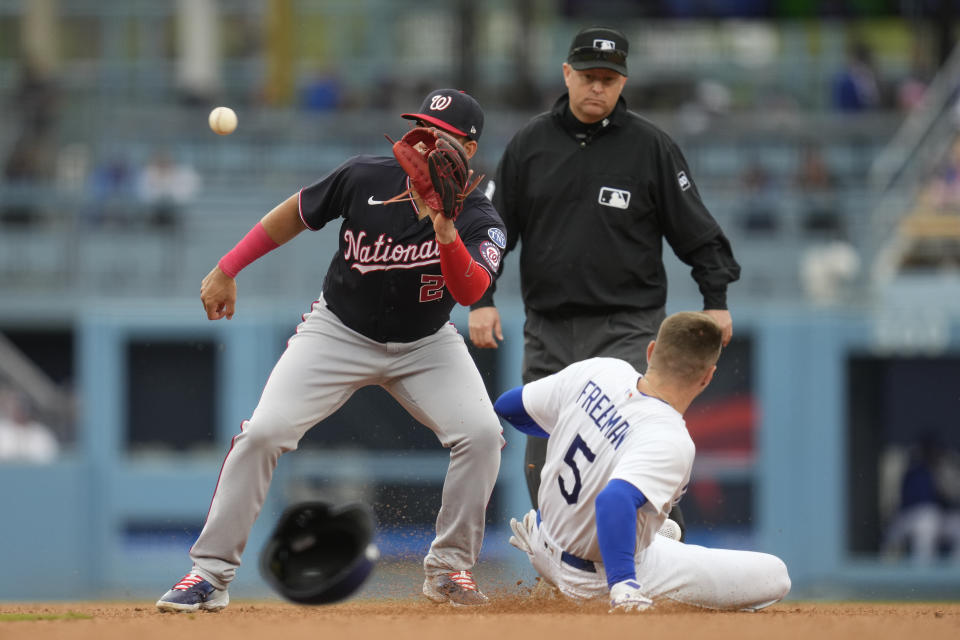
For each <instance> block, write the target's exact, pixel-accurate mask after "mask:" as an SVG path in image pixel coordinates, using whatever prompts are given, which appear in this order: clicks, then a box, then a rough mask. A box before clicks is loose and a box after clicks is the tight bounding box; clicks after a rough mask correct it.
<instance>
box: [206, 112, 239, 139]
mask: <svg viewBox="0 0 960 640" xmlns="http://www.w3.org/2000/svg"><path fill="white" fill-rule="evenodd" d="M209 122H210V128H211V129H213V132H214V133H217V134H220V135H221V136H225V135H228V134H231V133H233V130H234V129H236V128H237V114H236V113H234V112H233V109H231V108H230V107H217V108H216V109H214V110H213V111H211V112H210V118H209Z"/></svg>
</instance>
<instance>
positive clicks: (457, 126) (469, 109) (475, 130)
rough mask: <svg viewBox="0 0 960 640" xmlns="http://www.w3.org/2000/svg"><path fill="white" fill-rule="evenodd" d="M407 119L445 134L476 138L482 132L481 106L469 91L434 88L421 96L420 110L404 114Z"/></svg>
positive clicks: (470, 138)
mask: <svg viewBox="0 0 960 640" xmlns="http://www.w3.org/2000/svg"><path fill="white" fill-rule="evenodd" d="M401 116H402V117H404V118H406V119H407V120H422V121H423V122H424V124H426V125H428V126H433V127H437V128H438V129H442V130H444V131H446V132H447V133H452V134H455V135H458V136H464V137H466V138H467V139H469V140H477V139H479V138H480V133H481V132H482V131H483V109H481V108H480V103H479V102H477V101H476V100H475V99H474V98H473V97H472V96H471V95H470V94H468V93H464V92H463V91H458V90H457V89H437V90H436V91H433V92H431V93H430V95H428V96H427V97H426V98H424V99H423V104H421V105H420V111H418V112H417V113H404V114H401Z"/></svg>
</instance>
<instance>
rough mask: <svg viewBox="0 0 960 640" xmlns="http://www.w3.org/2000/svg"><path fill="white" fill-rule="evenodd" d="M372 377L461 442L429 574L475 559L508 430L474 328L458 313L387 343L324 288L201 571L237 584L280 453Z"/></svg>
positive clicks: (448, 443)
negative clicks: (340, 309)
mask: <svg viewBox="0 0 960 640" xmlns="http://www.w3.org/2000/svg"><path fill="white" fill-rule="evenodd" d="M367 385H380V386H381V387H383V388H384V389H386V390H387V391H388V392H389V393H390V395H392V396H393V397H394V398H396V400H397V401H398V402H399V403H400V404H401V405H402V406H403V407H404V408H405V409H406V410H407V411H408V412H410V414H411V415H412V416H413V417H414V418H416V419H417V420H419V421H420V422H422V423H423V424H425V425H426V426H427V427H429V428H430V429H431V430H432V431H433V432H434V433H435V434H436V436H437V438H438V439H439V441H440V444H441V445H443V446H444V447H446V448H449V449H450V464H449V466H448V468H447V475H446V478H445V479H444V483H443V494H442V498H441V503H440V512H439V513H438V514H437V521H436V538H435V539H434V540H433V543H432V544H431V545H430V551H429V552H428V553H427V555H426V558H425V559H424V570H425V572H426V574H427V575H428V576H432V575H435V574H438V573H443V572H447V571H460V570H463V569H470V568H472V567H473V565H474V564H475V563H476V561H477V556H478V555H479V554H480V547H481V544H482V543H483V533H484V522H485V518H486V508H487V503H488V502H489V500H490V495H491V493H492V492H493V486H494V484H495V483H496V480H497V474H498V473H499V470H500V449H501V448H502V447H503V445H504V444H505V441H504V440H503V436H502V428H501V426H500V420H499V418H497V414H496V413H495V412H494V410H493V405H492V403H491V402H490V397H489V396H488V395H487V390H486V387H485V386H484V383H483V379H482V377H481V376H480V372H479V371H478V370H477V367H476V365H475V364H474V362H473V358H471V356H470V353H469V351H467V347H466V344H465V343H464V341H463V337H462V336H461V335H460V334H459V333H458V332H457V330H456V328H455V327H454V326H453V325H452V324H449V323H447V324H445V325H444V326H443V327H442V328H441V329H440V330H439V331H437V332H436V333H434V334H433V335H430V336H427V337H426V338H422V339H420V340H416V341H414V342H387V343H381V342H376V341H374V340H370V339H369V338H367V337H366V336H363V335H361V334H359V333H357V332H356V331H353V330H352V329H350V328H348V327H347V326H346V325H344V324H343V323H342V322H341V321H340V319H339V318H337V316H336V315H334V313H333V312H332V311H330V309H328V308H327V306H326V304H325V303H324V301H323V300H322V299H321V300H320V301H318V302H316V303H314V305H313V310H312V311H311V313H310V314H308V315H307V316H306V317H305V319H304V321H303V322H302V323H301V324H300V325H299V326H298V327H297V332H296V334H295V335H294V336H293V337H292V338H290V341H289V342H288V344H287V349H286V350H285V351H284V352H283V355H281V356H280V359H279V360H278V361H277V364H276V365H275V366H274V368H273V371H272V372H271V374H270V377H269V379H268V380H267V383H266V385H265V387H264V389H263V394H262V395H261V397H260V402H259V403H258V404H257V408H256V409H255V410H254V412H253V415H252V416H251V417H250V419H249V420H247V421H245V422H244V423H243V425H242V428H241V432H240V434H239V435H237V436H236V437H234V439H233V443H232V446H231V448H230V451H229V452H228V453H227V457H226V459H225V460H224V462H223V468H222V469H221V471H220V479H219V481H218V482H217V487H216V490H215V491H214V494H213V501H212V502H211V504H210V512H209V513H208V515H207V521H206V523H205V524H204V526H203V531H201V532H200V536H199V538H197V541H196V543H195V544H194V545H193V548H192V549H191V550H190V557H191V559H192V560H193V572H194V573H198V574H199V575H201V576H203V577H204V578H205V579H206V580H208V581H209V582H210V583H211V584H212V585H213V586H215V587H217V588H218V589H224V588H226V587H227V585H228V584H229V583H230V581H231V580H233V578H234V576H235V574H236V570H237V567H238V566H240V556H241V554H242V553H243V550H244V547H245V546H246V544H247V538H248V537H249V535H250V529H251V527H252V526H253V523H254V521H255V520H256V518H257V515H258V514H259V513H260V508H261V507H262V506H263V502H264V500H265V499H266V496H267V491H268V489H269V488H270V481H271V479H272V477H273V472H274V469H275V468H276V466H277V461H278V459H279V457H280V454H282V453H285V452H287V451H292V450H294V449H296V448H297V444H298V443H299V442H300V439H301V438H302V437H303V435H304V434H305V433H306V432H307V430H308V429H310V428H311V427H313V426H314V425H316V424H317V423H318V422H320V421H321V420H323V419H324V418H326V417H327V416H329V415H330V414H332V413H333V412H334V411H336V410H337V409H339V408H340V406H341V405H343V403H344V402H346V401H347V399H348V398H350V396H351V395H353V393H354V391H356V390H357V389H359V388H361V387H364V386H367ZM318 428H321V429H322V428H323V425H322V424H321V425H320V426H319V427H318Z"/></svg>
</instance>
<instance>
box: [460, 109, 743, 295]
mask: <svg viewBox="0 0 960 640" xmlns="http://www.w3.org/2000/svg"><path fill="white" fill-rule="evenodd" d="M493 188H494V193H493V203H494V206H495V207H496V209H497V211H498V212H499V213H500V216H501V217H502V218H503V221H504V224H506V227H507V246H506V251H510V250H511V249H513V247H515V246H516V243H517V240H519V239H520V238H521V237H522V238H523V242H522V246H521V250H520V274H521V286H522V291H523V301H524V305H525V306H526V307H528V308H531V309H534V310H535V311H538V312H540V313H544V314H581V313H583V314H598V313H599V314H602V313H608V312H615V311H622V310H632V309H651V308H657V307H663V306H664V305H665V304H666V299H667V278H666V272H665V270H664V266H663V260H662V246H663V238H666V239H667V242H669V243H670V246H671V247H672V248H673V251H674V253H676V254H677V256H678V257H679V258H680V259H681V260H683V261H684V262H685V263H687V264H689V265H691V266H692V267H693V270H692V275H693V278H694V279H695V280H696V282H697V284H698V285H699V288H700V292H701V293H702V294H703V298H704V308H705V309H726V308H727V300H726V290H727V284H728V283H730V282H733V281H735V280H736V279H737V278H739V277H740V266H739V265H738V264H737V261H736V260H735V259H734V257H733V253H732V250H731V248H730V242H729V241H728V240H727V238H726V236H724V234H723V231H722V230H721V229H720V226H719V225H718V224H717V222H716V221H715V220H714V219H713V216H711V215H710V212H709V211H707V208H706V207H705V206H704V204H703V201H702V200H701V199H700V194H699V193H698V192H697V187H696V185H694V183H693V178H692V176H691V175H690V169H689V168H688V167H687V163H686V160H685V159H684V157H683V154H682V153H681V152H680V149H679V148H678V147H677V145H676V144H675V143H674V142H673V140H671V139H670V137H669V136H668V135H667V134H666V133H665V132H663V131H662V130H661V129H659V128H658V127H657V126H655V125H654V124H652V123H651V122H649V121H648V120H646V119H645V118H642V117H641V116H639V115H637V114H635V113H633V112H631V111H628V110H627V106H626V102H625V101H624V100H623V98H620V99H619V101H618V102H617V106H616V107H615V109H614V111H613V113H611V114H610V116H609V117H608V118H605V119H604V120H602V121H601V122H598V123H594V124H590V125H587V124H584V123H582V122H580V121H579V120H577V119H576V118H575V117H574V116H573V114H572V113H571V112H570V108H569V97H568V96H567V95H564V96H562V97H561V98H560V99H559V100H557V102H556V104H555V105H554V107H553V109H552V110H551V111H549V112H547V113H543V114H541V115H539V116H536V117H535V118H534V119H533V120H531V121H530V122H529V123H528V124H527V125H526V126H525V127H524V128H523V129H521V130H520V131H519V132H517V134H516V135H515V136H514V137H513V139H512V140H511V141H510V143H509V144H508V145H507V149H506V151H505V152H504V154H503V158H501V160H500V164H499V165H498V167H497V174H496V179H495V182H494V185H493ZM493 290H494V287H492V286H491V288H490V289H488V290H487V293H486V294H484V297H483V298H481V299H480V301H478V302H477V303H475V304H474V305H472V308H474V309H476V308H478V307H484V306H492V305H493Z"/></svg>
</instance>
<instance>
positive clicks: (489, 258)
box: [480, 241, 500, 273]
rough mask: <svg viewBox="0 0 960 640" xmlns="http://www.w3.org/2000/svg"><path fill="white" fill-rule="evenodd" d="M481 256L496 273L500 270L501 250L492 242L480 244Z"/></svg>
mask: <svg viewBox="0 0 960 640" xmlns="http://www.w3.org/2000/svg"><path fill="white" fill-rule="evenodd" d="M480 255H481V256H483V259H484V260H485V261H486V263H487V264H488V265H490V266H491V267H492V268H493V271H494V273H496V272H497V270H498V269H499V268H500V249H497V247H496V246H494V244H493V243H492V242H486V241H484V242H483V243H481V244H480Z"/></svg>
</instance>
